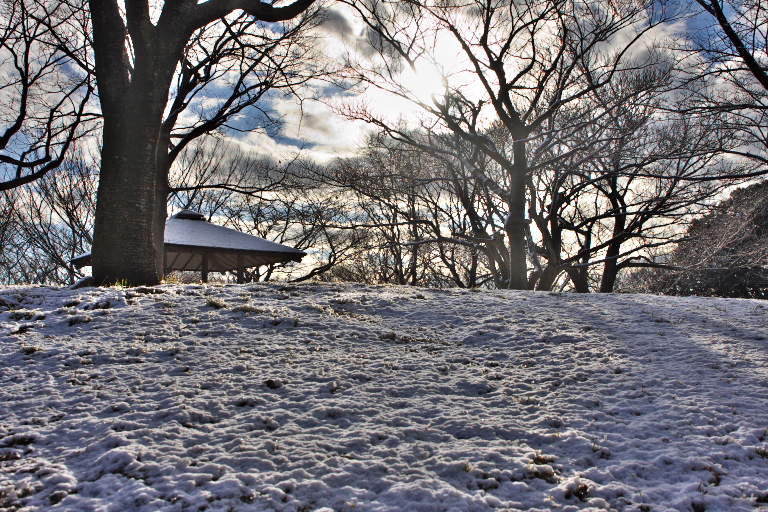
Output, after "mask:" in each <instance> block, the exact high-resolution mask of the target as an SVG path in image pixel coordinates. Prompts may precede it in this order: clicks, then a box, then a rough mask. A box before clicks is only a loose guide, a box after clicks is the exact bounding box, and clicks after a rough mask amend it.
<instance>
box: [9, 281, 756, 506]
mask: <svg viewBox="0 0 768 512" xmlns="http://www.w3.org/2000/svg"><path fill="white" fill-rule="evenodd" d="M766 338H768V303H766V302H760V301H750V300H725V299H700V298H666V297H653V296H639V295H569V294H551V293H535V292H488V291H479V292H469V291H461V290H447V291H441V290H425V289H415V288H407V287H367V286H362V285H352V284H338V285H336V284H322V285H319V284H314V285H313V284H308V285H302V286H293V285H288V286H285V285H263V284H253V285H237V286H235V285H232V286H208V285H206V286H202V285H174V286H163V287H158V288H138V289H121V288H107V289H83V290H77V291H70V290H59V289H52V288H41V287H11V288H2V289H0V510H24V511H41V510H46V511H47V510H52V511H58V510H61V511H89V510H94V511H95V510H103V511H107V510H109V511H132V510H136V511H193V510H194V511H198V510H209V511H273V510H276V511H303V512H307V511H323V512H329V511H331V510H333V511H352V510H364V511H396V510H403V511H487V510H494V509H501V510H560V511H572V510H587V509H592V510H604V509H616V510H622V511H650V510H653V511H664V510H692V511H696V512H699V511H704V510H734V511H738V510H761V509H762V510H768V407H766V405H768V341H767V340H766Z"/></svg>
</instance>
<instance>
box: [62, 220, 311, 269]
mask: <svg viewBox="0 0 768 512" xmlns="http://www.w3.org/2000/svg"><path fill="white" fill-rule="evenodd" d="M164 242H165V243H164V246H165V256H164V258H165V259H164V261H165V271H166V272H170V271H173V270H189V271H194V272H200V273H201V274H202V279H203V282H204V283H205V282H208V273H209V272H236V273H237V282H238V283H243V282H245V269H247V268H252V267H258V266H261V265H269V264H271V263H283V262H287V261H301V258H303V257H304V256H306V253H305V252H304V251H300V250H299V249H294V248H293V247H288V246H287V245H282V244H278V243H275V242H270V241H269V240H265V239H263V238H259V237H257V236H253V235H249V234H247V233H242V232H240V231H237V230H234V229H230V228H225V227H223V226H217V225H215V224H211V223H210V222H206V221H205V217H203V215H202V214H200V213H198V212H196V211H193V210H182V211H180V212H179V213H177V214H176V215H174V216H172V217H171V218H170V219H168V220H167V221H166V223H165V240H164ZM71 263H72V264H73V265H74V266H76V267H78V268H80V267H86V266H89V265H90V264H91V253H90V252H87V253H85V254H81V255H80V256H76V257H75V258H73V259H72V260H71Z"/></svg>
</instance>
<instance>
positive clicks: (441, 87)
mask: <svg viewBox="0 0 768 512" xmlns="http://www.w3.org/2000/svg"><path fill="white" fill-rule="evenodd" d="M400 86H401V87H402V89H403V91H404V92H406V93H407V94H408V95H409V96H411V97H412V98H415V99H416V100H417V101H419V102H421V103H427V104H431V103H432V97H433V96H435V97H438V98H439V97H440V96H442V95H443V94H444V92H445V84H444V75H443V73H441V72H440V70H439V69H438V68H437V67H436V66H435V65H433V64H431V63H429V62H424V61H422V62H421V63H419V64H418V65H417V68H416V70H413V69H411V68H408V69H406V70H405V71H404V72H403V74H402V75H401V81H400Z"/></svg>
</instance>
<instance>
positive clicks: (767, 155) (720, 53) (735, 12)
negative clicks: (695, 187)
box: [677, 0, 768, 177]
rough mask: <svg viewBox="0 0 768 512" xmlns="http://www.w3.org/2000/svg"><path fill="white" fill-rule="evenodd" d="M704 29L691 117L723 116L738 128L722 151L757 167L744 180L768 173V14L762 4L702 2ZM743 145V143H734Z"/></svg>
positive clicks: (695, 48) (695, 43)
mask: <svg viewBox="0 0 768 512" xmlns="http://www.w3.org/2000/svg"><path fill="white" fill-rule="evenodd" d="M694 5H698V6H699V7H700V8H701V11H700V12H699V13H697V14H699V18H698V21H699V23H700V24H703V26H700V27H699V28H698V29H697V30H695V31H692V33H691V34H690V36H691V40H692V43H691V44H689V45H687V46H684V47H681V48H677V50H682V51H687V52H693V53H694V54H695V55H696V56H697V57H699V58H700V59H701V65H700V66H697V67H695V68H693V69H692V73H693V77H692V79H691V84H692V86H691V88H690V91H689V98H688V101H687V104H686V105H685V106H684V107H685V108H683V109H681V110H682V111H683V112H684V113H685V114H687V115H689V116H696V115H706V116H711V115H713V114H718V115H719V116H720V118H721V122H723V123H727V125H728V126H729V127H730V128H731V129H732V134H731V136H730V137H729V140H728V141H729V144H727V145H724V147H723V148H722V151H723V152H724V153H727V154H730V155H732V156H733V157H735V158H742V159H744V160H745V161H747V162H751V163H752V165H753V168H752V169H750V170H747V171H745V172H743V173H742V174H743V177H754V176H760V175H764V174H766V173H768V132H766V130H765V126H766V124H767V123H768V117H767V114H766V112H768V56H767V55H766V47H768V46H767V45H768V28H767V27H768V11H767V10H766V7H765V5H764V3H763V2H761V1H760V0H747V1H733V0H696V3H695V4H694ZM733 142H738V144H733Z"/></svg>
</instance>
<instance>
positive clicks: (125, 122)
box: [92, 94, 164, 285]
mask: <svg viewBox="0 0 768 512" xmlns="http://www.w3.org/2000/svg"><path fill="white" fill-rule="evenodd" d="M132 96H134V98H133V99H134V100H135V101H126V104H127V105H126V108H125V109H124V110H123V109H121V110H123V112H121V113H120V114H121V115H114V116H105V118H104V136H103V146H102V160H101V174H100V177H99V188H98V195H97V198H98V200H97V203H96V220H95V224H94V232H93V248H92V254H93V277H94V279H95V281H96V283H98V284H100V285H109V284H115V283H116V282H121V283H126V284H129V285H137V284H150V285H152V284H158V283H159V282H160V280H161V279H162V270H161V269H160V268H159V265H158V263H159V261H160V260H159V254H161V253H162V240H163V239H162V233H161V234H160V237H159V240H158V233H157V230H156V229H155V225H156V217H155V215H156V212H157V210H158V208H157V201H158V190H157V179H158V178H157V150H158V135H159V130H160V121H161V120H162V117H161V116H162V113H161V115H160V116H157V115H156V114H155V117H156V121H155V122H153V119H152V118H151V117H152V114H154V113H153V112H148V110H151V109H150V108H147V107H146V101H145V102H144V106H142V105H141V103H142V102H141V101H139V95H137V94H133V95H132ZM163 211H164V208H163Z"/></svg>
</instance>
